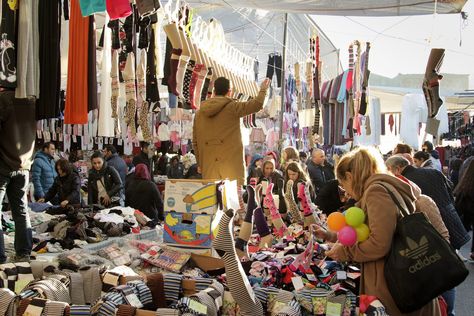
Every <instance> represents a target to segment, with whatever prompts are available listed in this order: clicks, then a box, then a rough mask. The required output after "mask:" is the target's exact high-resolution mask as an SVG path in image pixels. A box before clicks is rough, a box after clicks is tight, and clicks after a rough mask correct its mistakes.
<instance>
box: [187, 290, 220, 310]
mask: <svg viewBox="0 0 474 316" xmlns="http://www.w3.org/2000/svg"><path fill="white" fill-rule="evenodd" d="M190 299H192V300H195V301H197V302H199V303H201V304H203V305H205V306H206V307H207V315H209V316H217V306H216V303H215V302H214V299H213V298H212V297H211V296H209V294H208V293H207V292H205V291H201V292H199V293H196V294H195V295H192V296H190Z"/></svg>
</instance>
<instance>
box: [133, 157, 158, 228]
mask: <svg viewBox="0 0 474 316" xmlns="http://www.w3.org/2000/svg"><path fill="white" fill-rule="evenodd" d="M127 181H128V183H127V186H126V190H125V206H129V207H133V208H135V209H138V210H140V211H141V212H143V214H145V215H146V216H148V217H149V218H150V219H152V220H153V221H155V222H158V220H163V219H164V217H163V199H162V198H161V195H160V192H158V189H157V187H156V184H155V183H153V181H151V180H150V173H149V172H148V168H147V166H146V165H145V164H138V165H137V166H136V167H135V176H133V177H130V178H128V179H127Z"/></svg>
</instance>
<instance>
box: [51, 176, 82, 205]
mask: <svg viewBox="0 0 474 316" xmlns="http://www.w3.org/2000/svg"><path fill="white" fill-rule="evenodd" d="M56 195H58V198H59V202H62V201H65V200H67V201H69V204H81V178H80V177H79V174H78V173H77V171H73V172H72V173H71V174H68V175H66V176H64V177H60V176H57V177H56V178H55V179H54V183H53V186H52V187H51V188H50V189H49V191H48V193H46V195H45V197H44V199H45V202H48V201H51V200H52V199H54V197H55V196H56Z"/></svg>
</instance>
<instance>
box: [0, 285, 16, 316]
mask: <svg viewBox="0 0 474 316" xmlns="http://www.w3.org/2000/svg"><path fill="white" fill-rule="evenodd" d="M15 297H16V295H15V293H14V292H13V291H11V290H9V289H0V315H10V314H7V312H8V310H9V309H10V306H11V305H12V304H14V301H15Z"/></svg>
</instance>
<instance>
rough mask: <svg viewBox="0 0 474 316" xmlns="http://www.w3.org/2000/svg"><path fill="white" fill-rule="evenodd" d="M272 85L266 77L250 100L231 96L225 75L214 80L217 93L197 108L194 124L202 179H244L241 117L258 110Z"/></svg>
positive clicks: (194, 142)
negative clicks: (236, 99)
mask: <svg viewBox="0 0 474 316" xmlns="http://www.w3.org/2000/svg"><path fill="white" fill-rule="evenodd" d="M269 85H270V80H269V79H265V81H264V82H263V83H262V85H261V87H260V92H259V93H258V95H257V97H255V98H254V99H252V100H250V101H248V102H238V101H235V100H234V99H231V98H230V97H229V96H230V93H231V87H230V81H229V80H228V79H226V78H224V77H220V78H217V79H216V81H215V82H214V95H215V96H214V97H213V98H210V99H209V100H206V101H204V102H203V103H202V104H201V108H200V109H199V111H197V113H196V116H195V118H194V126H193V148H194V153H195V155H196V159H197V163H198V166H199V167H200V168H201V170H202V177H203V179H226V178H228V179H230V180H237V182H238V184H239V185H243V184H244V181H245V163H244V146H243V144H242V134H241V132H240V118H241V117H244V116H246V115H250V114H252V113H256V112H258V111H260V110H261V109H262V108H263V102H264V100H265V96H266V93H267V89H268V87H269Z"/></svg>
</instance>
